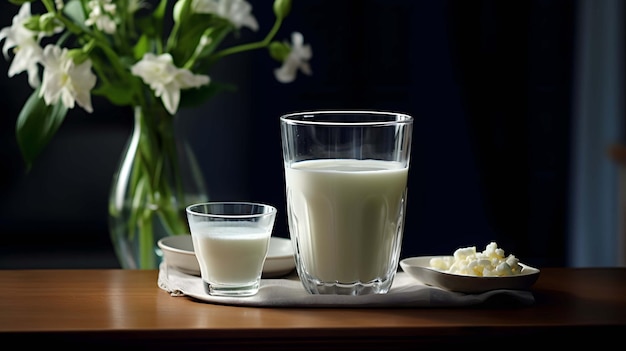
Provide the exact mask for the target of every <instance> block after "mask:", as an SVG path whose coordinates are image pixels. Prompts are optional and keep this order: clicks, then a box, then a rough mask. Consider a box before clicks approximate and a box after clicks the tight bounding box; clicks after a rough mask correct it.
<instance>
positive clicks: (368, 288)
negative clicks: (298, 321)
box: [300, 276, 394, 296]
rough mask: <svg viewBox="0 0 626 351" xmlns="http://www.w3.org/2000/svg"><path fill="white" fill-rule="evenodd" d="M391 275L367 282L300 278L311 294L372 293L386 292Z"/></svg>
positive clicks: (391, 280) (354, 294) (389, 287)
mask: <svg viewBox="0 0 626 351" xmlns="http://www.w3.org/2000/svg"><path fill="white" fill-rule="evenodd" d="M393 278H394V277H393V276H392V277H390V278H389V279H387V280H375V281H371V282H367V283H363V282H354V283H349V284H344V283H337V282H332V283H324V282H320V281H318V280H316V279H312V278H306V277H305V278H302V276H301V278H300V281H301V282H302V285H303V286H304V289H305V290H306V291H307V292H308V293H309V294H313V295H352V296H358V295H373V294H386V293H388V292H389V289H391V284H392V283H393Z"/></svg>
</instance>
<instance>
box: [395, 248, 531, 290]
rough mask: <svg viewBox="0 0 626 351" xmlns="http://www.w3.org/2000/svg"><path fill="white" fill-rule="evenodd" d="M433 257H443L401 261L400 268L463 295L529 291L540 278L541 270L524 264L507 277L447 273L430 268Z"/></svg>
mask: <svg viewBox="0 0 626 351" xmlns="http://www.w3.org/2000/svg"><path fill="white" fill-rule="evenodd" d="M433 257H443V256H421V257H411V258H405V259H403V260H402V261H400V267H401V268H402V270H403V271H405V272H406V273H408V274H409V275H410V276H411V277H413V278H414V279H417V280H419V281H420V282H422V283H424V284H426V285H431V286H437V287H440V288H443V289H446V290H451V291H458V292H463V293H481V292H485V291H490V290H498V289H511V290H528V289H530V287H531V286H532V285H533V284H534V283H535V282H536V281H537V278H539V269H537V268H533V267H530V266H527V265H525V264H522V263H520V266H522V271H521V273H520V274H518V275H513V276H506V277H476V276H469V275H459V274H453V273H447V272H443V271H440V270H437V269H435V268H430V259H431V258H433Z"/></svg>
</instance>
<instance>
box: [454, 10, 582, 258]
mask: <svg viewBox="0 0 626 351" xmlns="http://www.w3.org/2000/svg"><path fill="white" fill-rule="evenodd" d="M575 8H576V2H575V1H450V2H449V3H448V7H447V16H448V21H447V23H448V25H449V27H448V29H449V32H448V33H449V41H450V45H451V57H452V59H453V65H452V66H453V67H454V69H455V72H454V74H455V76H456V79H457V81H458V84H459V86H460V90H461V97H462V102H463V108H464V111H465V115H466V117H467V120H468V126H469V133H470V138H471V145H472V147H473V153H474V155H475V157H476V162H477V167H478V171H479V179H480V188H481V189H482V193H483V199H484V206H485V211H486V216H487V219H488V222H489V225H490V226H491V227H492V229H493V232H494V233H495V237H494V238H493V239H494V240H496V241H497V242H498V244H499V245H500V247H503V248H504V249H506V250H507V251H509V252H514V253H515V254H516V255H517V256H518V257H524V258H526V259H525V260H526V261H530V262H535V264H540V265H553V266H554V265H559V266H560V265H564V264H565V263H566V253H567V245H566V224H567V201H568V200H567V189H568V176H567V170H568V158H569V157H568V154H569V151H568V150H569V133H570V131H569V128H570V115H571V82H572V74H571V73H572V65H573V57H574V56H573V46H574V45H573V43H574V42H575V40H574V35H575V31H574V23H575V21H574V15H575Z"/></svg>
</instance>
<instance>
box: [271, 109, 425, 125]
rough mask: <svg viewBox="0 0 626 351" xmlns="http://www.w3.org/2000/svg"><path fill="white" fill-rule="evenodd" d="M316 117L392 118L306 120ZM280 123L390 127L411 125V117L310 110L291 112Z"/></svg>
mask: <svg viewBox="0 0 626 351" xmlns="http://www.w3.org/2000/svg"><path fill="white" fill-rule="evenodd" d="M316 115H363V116H389V117H394V119H391V120H380V121H361V120H355V121H328V120H324V121H320V120H314V119H310V120H306V119H304V118H307V116H310V117H314V116H316ZM280 120H281V122H284V123H287V124H300V125H327V126H390V125H398V124H412V123H413V117H412V116H411V115H408V114H406V113H402V112H393V111H381V110H310V111H302V112H293V113H288V114H284V115H282V116H280Z"/></svg>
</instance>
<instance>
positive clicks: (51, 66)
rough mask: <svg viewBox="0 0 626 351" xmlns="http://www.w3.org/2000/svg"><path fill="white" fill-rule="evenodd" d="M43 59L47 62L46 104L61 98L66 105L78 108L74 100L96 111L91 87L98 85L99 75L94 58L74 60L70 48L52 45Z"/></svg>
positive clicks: (89, 109)
mask: <svg viewBox="0 0 626 351" xmlns="http://www.w3.org/2000/svg"><path fill="white" fill-rule="evenodd" d="M41 63H42V64H43V66H44V71H43V83H42V86H41V91H40V92H39V95H40V96H43V98H44V100H45V101H46V104H48V105H52V104H55V103H56V102H57V101H58V100H59V99H61V102H62V103H63V105H65V107H67V108H74V101H76V103H78V105H80V106H81V107H82V108H84V109H85V111H87V112H90V113H91V112H93V107H92V106H91V95H90V92H91V89H93V87H94V86H95V85H96V76H95V75H94V74H93V72H91V60H86V61H85V62H83V63H81V64H76V63H74V60H73V59H72V58H71V57H69V55H68V51H67V49H66V48H63V49H61V48H60V47H59V46H56V45H48V46H46V47H45V48H44V49H43V58H42V60H41Z"/></svg>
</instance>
